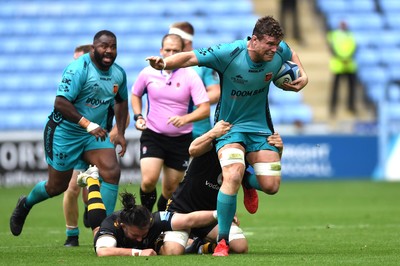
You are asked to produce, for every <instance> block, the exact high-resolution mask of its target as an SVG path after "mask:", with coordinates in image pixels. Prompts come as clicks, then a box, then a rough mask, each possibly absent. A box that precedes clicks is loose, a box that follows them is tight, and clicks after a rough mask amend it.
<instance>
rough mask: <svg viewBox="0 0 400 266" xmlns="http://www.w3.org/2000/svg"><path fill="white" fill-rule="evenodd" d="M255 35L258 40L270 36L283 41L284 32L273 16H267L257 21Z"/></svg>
mask: <svg viewBox="0 0 400 266" xmlns="http://www.w3.org/2000/svg"><path fill="white" fill-rule="evenodd" d="M253 35H255V36H256V37H257V39H262V38H263V37H264V35H268V36H271V37H275V38H276V39H278V40H282V39H283V36H284V32H283V29H282V27H281V26H280V24H279V22H278V21H277V20H276V19H274V18H273V17H271V16H265V17H262V18H259V19H258V20H257V23H256V25H255V26H254V29H253Z"/></svg>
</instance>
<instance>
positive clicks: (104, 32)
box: [93, 30, 117, 43]
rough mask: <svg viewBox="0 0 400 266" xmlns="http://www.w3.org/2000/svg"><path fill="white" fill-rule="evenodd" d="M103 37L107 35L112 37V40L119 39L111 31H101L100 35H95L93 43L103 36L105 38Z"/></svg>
mask: <svg viewBox="0 0 400 266" xmlns="http://www.w3.org/2000/svg"><path fill="white" fill-rule="evenodd" d="M103 35H106V36H109V37H112V38H114V39H117V36H115V34H114V33H112V32H111V31H109V30H101V31H99V32H98V33H96V35H94V37H93V43H94V42H95V41H96V40H98V39H99V38H100V37H101V36H103Z"/></svg>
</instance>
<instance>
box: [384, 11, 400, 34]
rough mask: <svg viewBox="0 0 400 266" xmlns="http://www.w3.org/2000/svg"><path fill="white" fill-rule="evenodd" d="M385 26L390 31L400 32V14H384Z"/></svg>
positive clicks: (392, 12)
mask: <svg viewBox="0 0 400 266" xmlns="http://www.w3.org/2000/svg"><path fill="white" fill-rule="evenodd" d="M384 20H385V25H386V27H388V28H389V29H394V30H399V29H400V16H399V12H395V11H388V12H385V14H384Z"/></svg>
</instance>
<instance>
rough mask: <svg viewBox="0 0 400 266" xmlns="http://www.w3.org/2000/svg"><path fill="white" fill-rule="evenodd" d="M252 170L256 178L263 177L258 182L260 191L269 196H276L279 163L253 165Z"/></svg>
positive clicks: (279, 169) (279, 174) (279, 178)
mask: <svg viewBox="0 0 400 266" xmlns="http://www.w3.org/2000/svg"><path fill="white" fill-rule="evenodd" d="M253 168H254V173H255V174H256V175H257V176H263V177H265V178H262V179H261V181H260V186H261V188H262V190H263V191H264V192H265V193H267V194H269V195H273V194H276V193H277V192H278V190H279V186H280V180H281V162H280V161H278V162H271V163H255V164H254V165H253ZM259 180H260V179H259Z"/></svg>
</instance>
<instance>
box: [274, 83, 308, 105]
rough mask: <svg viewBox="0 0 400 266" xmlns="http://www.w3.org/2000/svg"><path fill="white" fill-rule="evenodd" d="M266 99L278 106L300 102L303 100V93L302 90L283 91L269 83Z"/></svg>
mask: <svg viewBox="0 0 400 266" xmlns="http://www.w3.org/2000/svg"><path fill="white" fill-rule="evenodd" d="M268 99H269V102H270V103H272V104H275V105H278V106H279V105H286V104H300V103H302V102H303V94H302V92H293V91H284V90H282V89H280V88H278V87H276V86H275V85H274V84H273V83H271V85H270V89H269V94H268Z"/></svg>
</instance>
